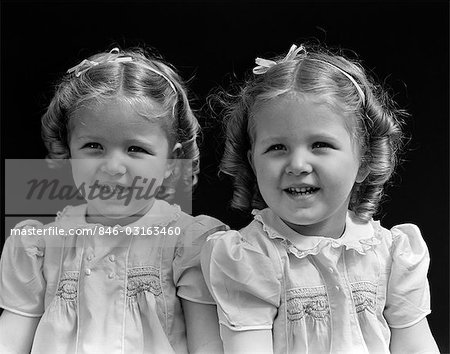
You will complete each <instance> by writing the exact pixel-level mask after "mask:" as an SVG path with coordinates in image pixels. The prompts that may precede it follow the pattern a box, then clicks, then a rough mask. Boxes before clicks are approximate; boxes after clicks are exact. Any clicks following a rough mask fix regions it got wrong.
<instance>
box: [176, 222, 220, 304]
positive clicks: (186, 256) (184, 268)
mask: <svg viewBox="0 0 450 354" xmlns="http://www.w3.org/2000/svg"><path fill="white" fill-rule="evenodd" d="M222 230H223V231H224V230H228V227H227V226H226V225H225V224H223V223H222V222H220V221H219V220H217V219H214V218H212V217H209V216H206V215H200V216H197V217H195V218H194V222H193V223H192V224H190V225H189V226H186V227H185V228H184V230H182V231H183V233H182V237H181V238H180V239H179V242H178V243H177V246H176V250H175V258H174V261H173V277H174V282H175V285H176V287H177V295H178V296H179V297H181V298H183V299H186V300H190V301H193V302H197V303H203V304H214V303H215V302H214V299H213V298H212V297H211V294H210V293H209V291H208V288H207V286H206V283H205V280H204V277H203V274H202V270H201V266H200V252H201V249H202V246H203V243H204V242H205V241H206V238H207V237H208V236H209V235H212V234H214V233H215V232H217V231H222Z"/></svg>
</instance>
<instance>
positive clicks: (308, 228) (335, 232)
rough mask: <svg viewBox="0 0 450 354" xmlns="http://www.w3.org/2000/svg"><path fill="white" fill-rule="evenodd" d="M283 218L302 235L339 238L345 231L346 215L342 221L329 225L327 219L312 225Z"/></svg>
mask: <svg viewBox="0 0 450 354" xmlns="http://www.w3.org/2000/svg"><path fill="white" fill-rule="evenodd" d="M281 220H282V221H283V222H284V223H285V224H286V225H287V226H289V227H290V228H291V229H292V230H294V231H295V232H297V233H299V234H300V235H302V236H320V237H328V238H334V239H338V238H340V237H341V236H342V235H343V234H344V232H345V217H344V218H343V219H342V222H339V223H334V224H332V225H329V224H328V223H327V222H326V221H323V222H319V223H316V224H312V225H297V224H293V223H290V222H289V221H286V220H283V219H281Z"/></svg>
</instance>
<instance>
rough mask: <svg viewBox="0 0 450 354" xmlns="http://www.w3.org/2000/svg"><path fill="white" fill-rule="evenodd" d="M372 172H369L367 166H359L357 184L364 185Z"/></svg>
mask: <svg viewBox="0 0 450 354" xmlns="http://www.w3.org/2000/svg"><path fill="white" fill-rule="evenodd" d="M369 173H370V171H369V167H368V166H367V165H366V164H361V166H359V170H358V174H357V175H356V181H355V182H356V183H363V182H364V180H365V179H366V178H367V176H368V175H369Z"/></svg>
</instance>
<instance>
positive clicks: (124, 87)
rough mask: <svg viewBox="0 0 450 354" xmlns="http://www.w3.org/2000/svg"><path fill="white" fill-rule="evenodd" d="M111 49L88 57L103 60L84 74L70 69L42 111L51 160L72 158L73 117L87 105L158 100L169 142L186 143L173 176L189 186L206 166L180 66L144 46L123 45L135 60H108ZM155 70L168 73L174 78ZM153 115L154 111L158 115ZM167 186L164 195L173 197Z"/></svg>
mask: <svg viewBox="0 0 450 354" xmlns="http://www.w3.org/2000/svg"><path fill="white" fill-rule="evenodd" d="M108 55H110V53H108V52H103V53H99V54H96V55H93V56H91V57H90V58H88V60H90V61H97V62H99V64H98V65H95V66H90V67H89V69H87V70H85V71H82V72H81V74H78V75H79V76H76V75H74V74H73V73H69V74H66V75H64V76H63V77H62V79H61V80H60V81H59V82H58V84H57V85H56V87H55V93H54V96H53V98H52V100H51V102H50V104H49V106H48V108H47V110H46V112H45V113H44V115H43V116H42V120H41V122H42V138H43V140H44V143H45V146H46V147H47V150H48V156H47V157H48V159H49V161H50V163H53V164H55V161H56V162H57V161H58V160H61V159H69V158H70V149H69V133H70V131H69V121H70V119H71V117H73V115H74V114H75V113H76V111H77V109H78V108H80V107H81V106H86V105H95V104H98V103H107V102H108V101H110V100H112V99H117V98H119V99H121V100H124V101H125V102H128V103H129V104H131V105H134V104H137V105H142V104H144V105H145V104H148V103H149V100H151V101H156V102H157V103H158V104H159V105H160V106H161V107H162V109H163V114H161V115H160V116H159V117H157V119H158V120H159V122H160V123H161V126H162V127H163V129H164V130H165V131H166V133H167V138H168V141H169V146H170V147H173V146H174V144H175V143H177V142H178V143H180V144H181V146H182V148H181V152H180V153H179V154H178V156H176V158H177V164H176V166H175V168H174V173H173V174H172V176H171V177H169V178H170V181H166V183H165V184H166V185H167V184H168V185H169V186H170V187H175V185H176V184H177V183H178V181H179V180H180V179H181V180H182V181H183V183H184V184H185V185H186V188H187V189H189V188H192V186H194V185H195V184H196V183H197V175H198V173H199V169H200V153H199V149H198V146H197V136H198V134H199V131H200V126H199V123H198V121H197V119H196V117H195V115H194V113H193V111H192V109H191V107H190V104H189V99H188V94H187V89H186V87H185V85H184V83H183V81H182V79H181V77H180V76H179V75H178V74H177V72H176V71H175V69H174V68H173V67H172V66H171V65H170V64H168V63H166V62H164V61H163V59H162V58H161V57H160V56H158V55H156V54H153V53H150V52H149V51H147V50H145V49H143V48H134V49H129V50H123V51H120V52H119V53H118V56H119V57H130V58H132V60H131V61H119V60H117V61H114V60H111V61H108V60H102V58H105V57H107V56H108ZM152 69H153V70H157V71H159V72H161V73H162V74H163V75H164V76H166V77H167V78H168V79H169V80H170V82H171V83H172V84H173V86H174V87H175V89H176V92H174V90H173V89H172V87H171V85H170V83H169V82H168V81H167V80H166V79H165V78H164V77H162V76H161V75H158V74H157V73H155V72H154V71H152ZM152 119H154V117H153V116H152ZM168 190H172V191H173V190H174V188H168V189H167V188H166V190H165V191H164V190H163V191H162V193H160V195H158V197H159V198H165V199H167V198H168V197H169V198H170V193H169V195H168V194H167V191H168Z"/></svg>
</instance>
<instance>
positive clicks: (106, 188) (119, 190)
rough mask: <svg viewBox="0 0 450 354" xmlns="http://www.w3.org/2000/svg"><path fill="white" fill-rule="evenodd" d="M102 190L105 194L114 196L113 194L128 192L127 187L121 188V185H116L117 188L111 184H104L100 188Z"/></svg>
mask: <svg viewBox="0 0 450 354" xmlns="http://www.w3.org/2000/svg"><path fill="white" fill-rule="evenodd" d="M100 189H101V191H102V192H103V193H105V194H106V193H108V194H113V193H116V192H117V193H123V192H124V191H125V190H126V187H123V186H120V185H116V186H114V187H113V186H111V185H109V184H103V185H101V186H100Z"/></svg>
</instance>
